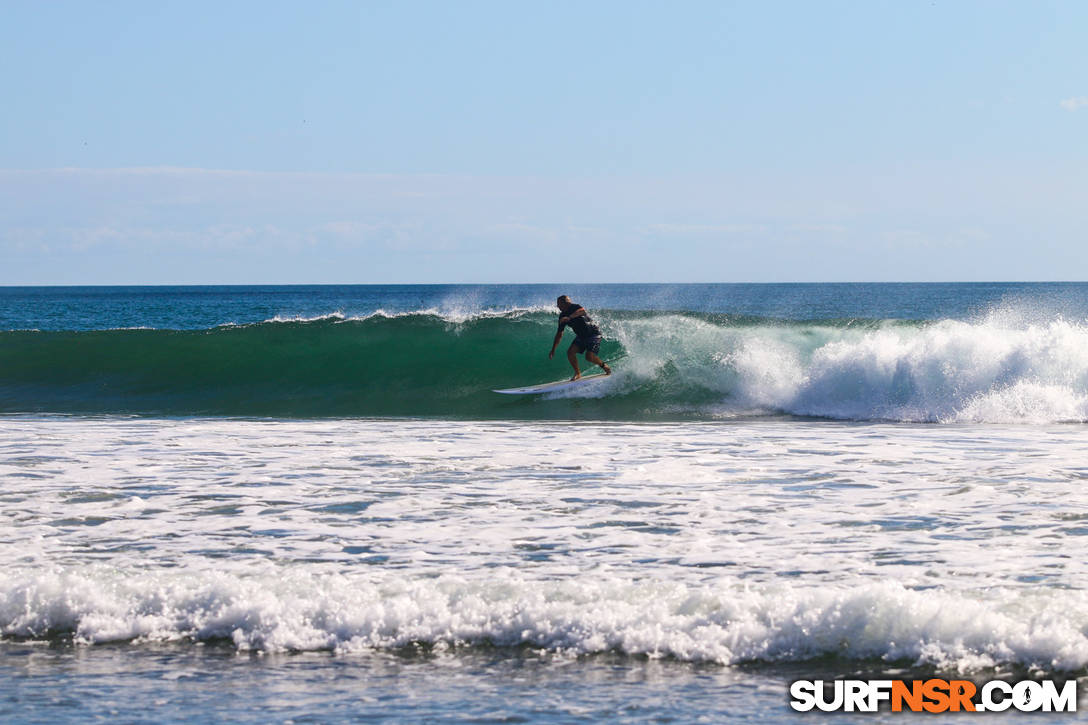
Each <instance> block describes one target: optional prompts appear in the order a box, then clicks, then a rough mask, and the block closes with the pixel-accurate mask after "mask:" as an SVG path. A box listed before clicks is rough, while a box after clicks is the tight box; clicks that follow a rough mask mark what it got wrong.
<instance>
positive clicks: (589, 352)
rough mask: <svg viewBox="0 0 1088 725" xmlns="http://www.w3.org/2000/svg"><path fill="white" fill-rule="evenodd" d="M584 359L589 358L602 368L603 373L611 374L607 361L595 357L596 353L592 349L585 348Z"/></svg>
mask: <svg viewBox="0 0 1088 725" xmlns="http://www.w3.org/2000/svg"><path fill="white" fill-rule="evenodd" d="M586 360H589V361H590V362H591V363H593V364H594V365H596V366H597V367H599V368H600V369H601V370H604V373H605V375H611V374H612V368H610V367H608V363H606V362H605V361H604V360H601V359H600V358H599V357H597V355H596V353H594V352H593V351H592V350H586Z"/></svg>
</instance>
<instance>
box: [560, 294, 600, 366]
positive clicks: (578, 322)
mask: <svg viewBox="0 0 1088 725" xmlns="http://www.w3.org/2000/svg"><path fill="white" fill-rule="evenodd" d="M555 306H556V307H558V308H559V330H558V332H556V333H555V339H554V340H553V341H552V350H551V352H549V353H548V359H549V360H551V359H552V358H553V357H555V348H556V346H558V345H559V341H560V340H561V339H562V338H563V329H564V328H566V326H567V325H570V328H571V329H572V330H574V335H575V337H574V342H572V343H571V344H570V347H568V348H567V360H568V361H569V362H570V366H571V367H572V368H574V377H573V378H571V380H577V379H578V378H580V377H582V371H581V370H579V369H578V353H580V352H584V353H585V354H586V360H589V361H590V362H591V363H593V364H594V365H598V366H600V368H601V369H602V370H604V372H605V374H606V375H611V374H612V368H610V367H608V364H607V363H605V362H603V361H602V360H601V359H600V358H599V357H597V353H598V352H600V350H601V328H599V327H597V325H595V324H593V320H592V319H590V317H589V315H587V314H586V308H585V307H582V306H581V305H578V304H575V303H573V302H571V301H570V297H568V296H566V295H562V296H561V297H559V298H558V299H556V301H555Z"/></svg>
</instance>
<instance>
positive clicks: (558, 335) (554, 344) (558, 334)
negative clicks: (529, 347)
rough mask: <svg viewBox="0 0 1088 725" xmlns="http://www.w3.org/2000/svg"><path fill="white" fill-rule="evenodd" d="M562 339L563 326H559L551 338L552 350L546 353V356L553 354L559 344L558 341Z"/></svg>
mask: <svg viewBox="0 0 1088 725" xmlns="http://www.w3.org/2000/svg"><path fill="white" fill-rule="evenodd" d="M562 339H563V326H562V325H560V326H559V330H558V331H556V333H555V339H554V340H552V350H551V352H549V353H548V357H552V356H554V355H555V348H556V347H557V346H558V345H559V341H560V340H562Z"/></svg>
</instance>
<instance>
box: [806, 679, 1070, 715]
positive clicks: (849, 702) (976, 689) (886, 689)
mask: <svg viewBox="0 0 1088 725" xmlns="http://www.w3.org/2000/svg"><path fill="white" fill-rule="evenodd" d="M790 698H791V699H790V707H792V708H793V709H794V710H797V711H798V712H808V711H810V710H821V711H823V712H878V711H879V710H881V709H884V708H888V707H890V709H891V711H892V712H903V711H907V712H1003V711H1005V710H1008V709H1010V708H1011V709H1013V710H1018V711H1020V712H1076V711H1077V681H1076V680H1068V681H1067V682H1065V683H1064V684H1062V685H1059V684H1058V683H1056V682H1055V681H1053V680H1038V681H1036V680H1022V681H1020V682H1005V681H1003V680H991V681H990V682H986V683H983V684H982V685H976V684H975V683H973V682H971V681H970V680H939V679H930V680H828V681H825V680H797V681H796V682H794V683H793V684H791V685H790Z"/></svg>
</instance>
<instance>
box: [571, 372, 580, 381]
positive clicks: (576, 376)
mask: <svg viewBox="0 0 1088 725" xmlns="http://www.w3.org/2000/svg"><path fill="white" fill-rule="evenodd" d="M580 377H582V374H581V373H575V374H574V377H573V378H571V380H577V379H578V378H580Z"/></svg>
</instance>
